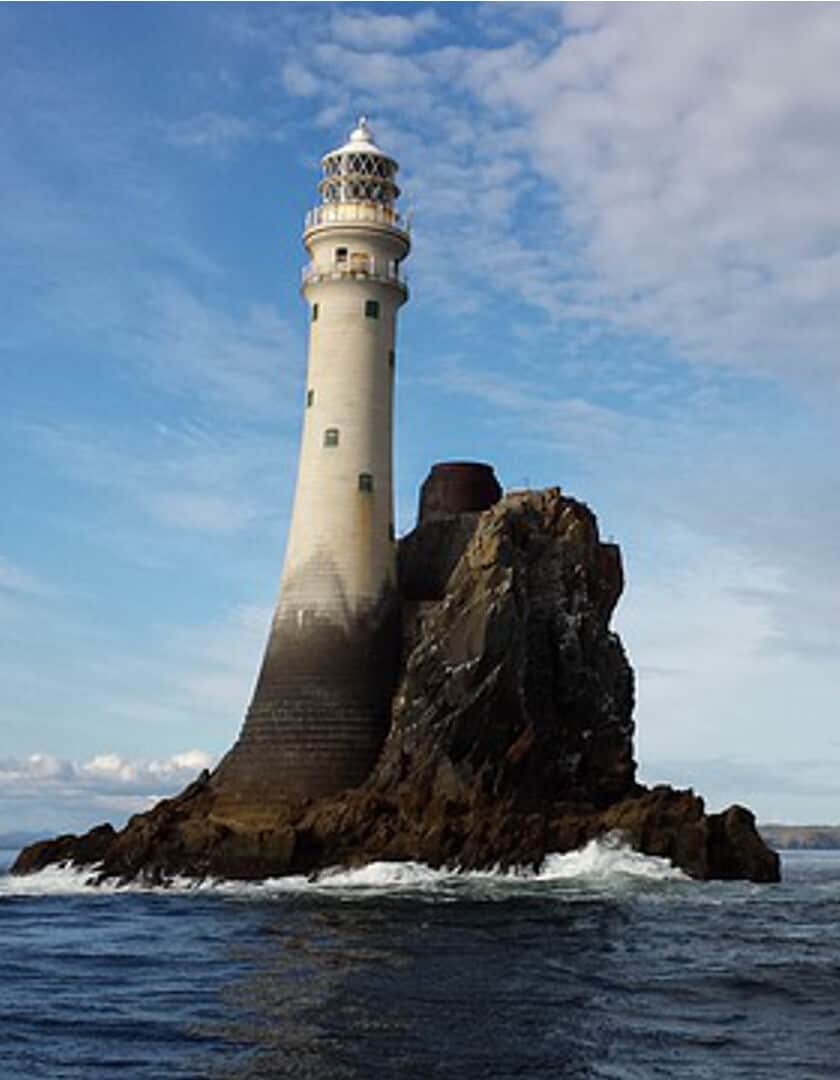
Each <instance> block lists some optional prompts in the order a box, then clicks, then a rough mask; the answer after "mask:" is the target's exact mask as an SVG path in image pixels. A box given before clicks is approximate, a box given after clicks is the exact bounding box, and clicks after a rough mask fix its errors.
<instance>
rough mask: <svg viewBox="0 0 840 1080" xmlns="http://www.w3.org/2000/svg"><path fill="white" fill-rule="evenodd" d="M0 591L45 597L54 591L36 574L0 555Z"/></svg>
mask: <svg viewBox="0 0 840 1080" xmlns="http://www.w3.org/2000/svg"><path fill="white" fill-rule="evenodd" d="M0 591H6V592H9V593H17V594H22V595H23V596H37V597H45V596H50V595H51V594H52V593H53V592H54V591H55V590H54V588H53V586H51V585H49V584H48V583H47V582H46V581H43V580H42V579H41V578H40V577H39V576H38V575H37V574H33V573H32V572H31V571H29V570H26V569H25V568H24V567H22V566H20V565H19V564H17V563H15V562H13V561H12V560H11V559H7V558H5V557H4V556H3V555H0Z"/></svg>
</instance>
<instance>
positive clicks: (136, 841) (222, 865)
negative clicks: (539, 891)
mask: <svg viewBox="0 0 840 1080" xmlns="http://www.w3.org/2000/svg"><path fill="white" fill-rule="evenodd" d="M399 564H400V594H401V597H402V606H403V655H402V663H401V666H400V670H399V672H398V682H397V690H396V693H395V695H394V699H393V705H392V716H391V726H390V730H389V733H388V736H387V738H386V740H385V743H384V746H383V747H382V751H381V753H380V755H379V758H378V761H377V764H376V766H375V767H374V769H373V771H372V773H371V775H370V776H369V777H368V779H367V780H366V782H365V783H364V784H363V785H362V786H361V787H359V788H355V789H352V790H347V791H344V792H341V793H340V794H338V795H334V796H329V797H325V798H321V799H310V800H302V801H301V800H293V799H285V798H284V797H283V794H282V793H278V795H277V797H276V798H275V799H272V800H270V801H259V802H249V801H247V800H242V799H239V798H236V797H234V796H232V795H231V792H230V791H229V790H228V789H227V788H226V785H223V784H220V783H218V782H217V780H216V777H215V776H214V775H213V774H203V775H202V777H200V778H199V780H197V781H196V782H195V783H194V784H192V785H191V786H190V787H189V788H188V789H187V790H186V791H185V792H183V793H182V794H181V795H180V796H178V797H177V798H174V799H168V800H164V801H163V802H161V803H159V804H158V805H157V806H156V807H155V808H153V809H152V810H151V811H149V812H148V813H145V814H140V815H137V816H135V817H134V818H132V819H131V821H129V823H128V825H127V826H126V827H125V829H123V830H122V831H121V832H119V833H112V834H110V835H109V834H106V833H104V832H103V831H102V830H101V829H100V830H99V831H96V830H94V833H95V834H96V835H95V836H94V833H90V834H88V836H87V837H82V838H78V839H75V840H74V838H67V837H62V838H60V839H59V840H57V841H47V842H44V843H41V844H36V845H32V846H31V847H30V848H27V849H26V850H25V851H24V852H23V853H22V854H21V856H20V857H19V858H18V861H17V863H16V864H15V868H14V869H15V870H16V871H18V872H28V871H32V870H35V869H38V868H40V867H41V866H43V865H47V864H49V863H52V862H56V861H62V860H68V859H69V860H74V861H76V862H79V863H90V862H91V861H94V860H95V861H96V862H98V863H99V870H98V873H100V874H101V875H103V876H108V877H119V878H124V879H126V878H132V877H136V876H144V877H146V878H148V879H150V880H153V881H161V880H165V879H166V878H167V877H170V876H172V875H174V874H178V873H183V874H190V875H193V876H199V877H200V876H206V875H212V876H220V877H241V878H261V877H267V876H272V875H279V874H286V873H310V872H313V871H316V870H318V869H320V868H323V867H326V866H330V865H335V864H337V863H344V864H360V863H363V862H367V861H370V860H372V859H419V860H422V861H425V862H427V863H429V864H431V865H434V866H440V865H457V866H462V867H465V868H477V867H489V866H494V865H497V864H498V865H515V864H521V865H529V864H530V865H534V866H536V865H538V864H539V863H540V862H541V861H542V860H543V859H544V857H545V855H546V854H548V853H549V852H553V851H568V850H572V849H574V848H577V847H580V846H581V845H582V844H584V843H586V842H587V841H588V840H590V839H592V838H593V837H595V836H598V835H602V834H604V833H608V832H616V831H617V832H619V833H621V834H622V835H623V836H624V837H625V838H626V839H627V841H628V842H629V843H630V844H632V846H633V847H635V848H636V849H638V850H640V851H643V852H646V853H648V854H654V855H662V856H666V857H668V858H670V859H671V860H672V861H673V862H674V863H675V864H676V865H678V866H680V867H682V868H683V869H684V870H685V871H686V872H687V873H689V874H691V875H692V876H694V877H697V878H739V877H740V878H749V879H751V880H754V881H774V880H778V876H779V863H778V857H777V856H776V855H775V853H774V852H772V851H770V850H769V849H768V848H767V847H766V845H765V844H764V843H763V841H762V840H761V838H760V837H759V836H758V833H757V832H756V829H755V822H754V820H753V817H752V815H751V814H750V813H749V811H747V810H745V809H743V808H741V807H730V808H729V809H728V810H727V811H725V812H724V813H722V814H712V815H707V814H706V813H705V811H704V805H703V801H702V799H701V798H699V797H698V796H697V795H695V794H694V793H693V792H691V791H674V790H672V789H671V788H668V787H655V788H653V789H646V788H643V787H641V786H640V785H638V784H637V783H636V780H635V763H634V761H633V743H632V737H633V721H632V710H633V673H632V669H631V667H630V665H629V663H628V661H627V658H626V656H625V654H624V650H623V648H622V646H621V642H620V641H619V639H618V637H617V636H616V635H615V634H613V633H612V632H611V631H610V629H609V620H610V616H611V614H612V611H613V608H614V606H615V604H616V602H617V600H618V597H619V596H620V594H621V590H622V586H623V577H622V567H621V557H620V552H619V549H618V548H617V547H616V546H615V545H613V544H605V543H602V542H601V541H600V539H599V536H598V531H597V525H596V522H595V518H594V516H593V514H592V513H591V511H590V510H589V509H588V508H587V507H586V506H584V505H583V504H582V503H580V502H577V501H576V500H574V499H570V498H567V497H565V496H564V495H562V493H561V492H560V490H559V489H556V488H553V489H548V490H546V491H538V492H522V493H516V494H510V495H508V496H506V497H505V498H504V499H502V501H501V502H499V503H498V504H497V505H496V506H494V507H492V508H491V509H489V510H486V511H484V512H483V513H480V514H478V513H468V514H460V515H457V516H454V517H441V518H437V519H435V520H430V521H427V522H425V523H423V524H421V525H420V526H419V527H418V529H416V530H415V531H414V532H413V533H412V534H410V535H409V536H408V537H406V538H405V539H404V540H403V541H402V542H401V544H400V558H399ZM92 854H93V859H92V858H91V855H92Z"/></svg>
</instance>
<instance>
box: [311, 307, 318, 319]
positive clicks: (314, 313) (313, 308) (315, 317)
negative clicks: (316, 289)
mask: <svg viewBox="0 0 840 1080" xmlns="http://www.w3.org/2000/svg"><path fill="white" fill-rule="evenodd" d="M317 318H318V305H317V304H313V305H312V321H313V322H315V321H316V320H317Z"/></svg>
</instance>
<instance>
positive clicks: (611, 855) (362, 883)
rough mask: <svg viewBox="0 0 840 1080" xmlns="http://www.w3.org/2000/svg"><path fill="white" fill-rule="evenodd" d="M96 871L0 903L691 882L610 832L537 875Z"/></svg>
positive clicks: (78, 872) (59, 875)
mask: <svg viewBox="0 0 840 1080" xmlns="http://www.w3.org/2000/svg"><path fill="white" fill-rule="evenodd" d="M95 877H96V868H95V867H88V868H82V869H79V868H76V867H71V866H51V867H47V868H46V869H45V870H41V871H40V872H38V873H36V874H29V875H26V876H23V877H16V876H12V875H10V874H8V873H7V874H3V875H2V876H0V899H2V898H3V897H13V896H60V895H80V894H82V895H84V894H88V895H102V894H103V893H111V894H114V893H150V892H153V893H158V894H161V893H162V894H167V893H168V894H177V895H184V894H201V895H207V894H216V895H219V896H228V897H242V898H243V899H248V898H253V899H269V898H271V897H272V896H273V895H278V896H279V895H282V896H288V895H289V894H300V895H324V896H335V897H338V898H340V899H342V900H352V899H354V898H365V897H371V896H377V897H400V896H410V897H414V898H417V897H418V896H419V897H423V898H428V899H429V900H449V901H451V900H457V899H459V898H463V899H470V900H476V899H508V898H513V897H515V896H516V895H517V894H526V895H529V896H535V895H550V894H551V893H552V892H557V893H562V894H564V895H570V894H579V895H592V894H593V893H603V892H614V891H616V890H626V889H627V888H628V887H630V888H633V887H636V888H638V887H640V886H644V885H646V884H651V883H652V884H654V885H655V884H656V883H661V882H671V881H686V880H688V879H687V878H686V876H685V875H684V874H683V872H682V871H681V870H678V869H677V868H676V867H675V866H673V865H672V864H671V863H670V862H669V861H668V860H667V859H664V858H659V857H657V856H653V855H642V854H641V853H640V852H638V851H634V850H633V849H632V848H630V847H629V846H628V845H627V844H625V843H623V842H622V841H621V840H620V839H619V838H617V837H616V836H613V835H609V836H606V837H603V838H600V839H598V840H591V841H590V842H589V843H588V844H586V846H585V847H583V848H581V849H579V850H578V851H571V852H567V853H565V854H552V855H548V856H547V857H546V858H545V860H544V862H543V864H542V866H541V867H540V868H539V870H532V869H526V868H513V869H506V870H500V869H496V870H484V871H478V870H469V871H466V870H464V871H462V870H457V869H438V870H436V869H433V868H432V867H430V866H427V865H425V864H424V863H418V862H372V863H368V864H367V865H365V866H360V867H356V868H352V869H348V868H345V867H335V868H331V869H327V870H324V871H321V872H320V873H318V874H316V875H312V876H309V877H304V876H290V877H281V878H270V879H267V880H265V881H260V882H242V881H217V880H207V881H196V880H193V879H189V878H175V879H173V880H172V881H171V882H169V883H168V884H167V885H165V886H151V885H144V884H139V883H131V884H128V885H120V884H118V883H116V882H113V881H106V882H104V883H102V884H100V885H96V884H95Z"/></svg>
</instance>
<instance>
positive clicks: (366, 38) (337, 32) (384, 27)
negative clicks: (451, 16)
mask: <svg viewBox="0 0 840 1080" xmlns="http://www.w3.org/2000/svg"><path fill="white" fill-rule="evenodd" d="M441 25H442V21H441V19H440V17H439V16H438V14H437V13H436V12H435V11H434V9H433V8H424V9H423V10H422V11H418V12H416V13H415V14H413V15H390V14H389V15H383V14H380V13H379V12H377V11H375V10H373V11H371V10H367V11H366V10H364V9H363V8H360V9H356V10H354V9H353V8H347V7H343V8H339V9H338V10H337V11H335V13H334V14H333V16H332V18H331V19H330V22H329V30H330V37H332V38H334V39H335V40H337V41H340V42H341V43H342V44H345V45H351V46H353V47H354V48H357V49H362V50H364V51H369V50H376V49H403V48H405V47H406V46H407V45H411V44H412V43H413V42H414V41H415V40H416V39H417V38H418V37H420V36H422V35H423V34H427V33H429V32H430V31H433V30H437V29H439V28H440V26H441Z"/></svg>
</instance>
